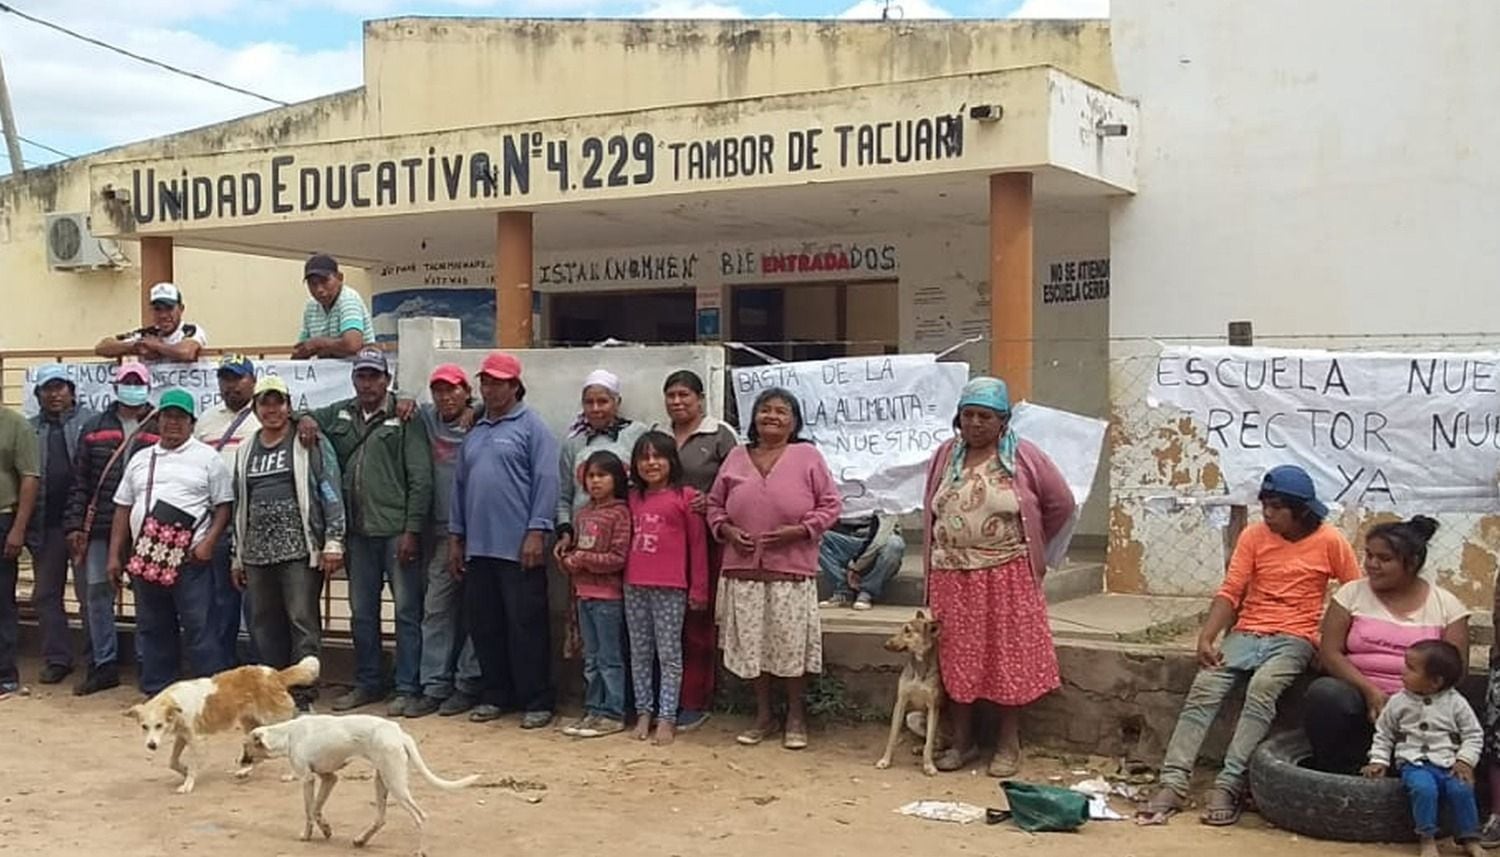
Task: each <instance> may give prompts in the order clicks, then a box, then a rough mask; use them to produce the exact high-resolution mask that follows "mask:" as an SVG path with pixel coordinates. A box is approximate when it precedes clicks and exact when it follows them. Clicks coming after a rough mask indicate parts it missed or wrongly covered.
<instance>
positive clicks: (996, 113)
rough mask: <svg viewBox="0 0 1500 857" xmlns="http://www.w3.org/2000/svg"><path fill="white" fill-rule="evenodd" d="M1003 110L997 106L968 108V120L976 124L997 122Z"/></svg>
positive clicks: (978, 105) (979, 105)
mask: <svg viewBox="0 0 1500 857" xmlns="http://www.w3.org/2000/svg"><path fill="white" fill-rule="evenodd" d="M1004 115H1005V108H1004V107H1001V106H1000V105H998V104H976V105H974V106H973V107H970V108H969V118H970V119H973V120H976V121H978V122H999V121H1000V117H1001V116H1004Z"/></svg>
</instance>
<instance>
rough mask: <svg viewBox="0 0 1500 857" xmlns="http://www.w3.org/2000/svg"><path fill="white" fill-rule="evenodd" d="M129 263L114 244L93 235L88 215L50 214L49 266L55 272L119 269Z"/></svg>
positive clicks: (48, 228)
mask: <svg viewBox="0 0 1500 857" xmlns="http://www.w3.org/2000/svg"><path fill="white" fill-rule="evenodd" d="M125 263H126V259H125V256H124V255H123V254H121V253H120V250H119V248H118V247H117V246H115V242H114V241H112V240H110V239H108V238H95V237H94V236H93V235H92V234H91V233H90V232H89V216H88V215H87V214H83V213H81V212H80V213H77V214H49V215H47V264H48V266H50V267H51V268H52V270H54V271H78V270H89V269H94V268H119V267H123V266H124V265H125Z"/></svg>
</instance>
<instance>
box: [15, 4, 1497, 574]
mask: <svg viewBox="0 0 1500 857" xmlns="http://www.w3.org/2000/svg"><path fill="white" fill-rule="evenodd" d="M1111 14H1112V19H1111V20H1109V21H974V20H964V21H901V20H891V21H878V22H848V21H785V20H755V21H733V22H719V21H598V20H589V21H584V20H578V21H561V20H547V21H540V20H491V19H444V18H401V19H391V20H381V21H372V22H369V23H367V24H366V26H365V34H364V85H363V86H361V87H360V88H357V89H354V90H350V91H348V92H342V93H338V94H334V95H330V96H326V97H323V98H319V99H315V100H312V101H308V102H304V103H300V104H296V105H293V106H290V107H286V108H279V109H275V110H271V111H267V112H265V113H260V114H256V115H252V116H246V117H243V118H241V119H237V120H233V121H230V122H225V123H221V124H218V125H214V126H211V127H206V128H201V129H197V130H194V131H188V132H184V133H181V134H176V135H172V136H170V137H165V138H160V139H154V140H147V141H142V142H140V143H135V144H131V145H128V146H123V147H120V148H117V149H113V150H109V151H105V152H100V153H96V154H93V155H89V156H87V157H83V158H79V159H75V160H72V161H67V162H64V163H61V164H58V165H55V166H52V167H48V168H42V169H36V170H31V171H28V172H27V173H25V174H23V175H22V176H19V177H16V178H13V179H10V180H7V181H4V182H0V206H3V217H0V267H3V269H4V270H5V271H6V272H7V277H6V284H5V287H4V288H5V289H6V290H7V292H8V293H7V295H6V305H7V308H8V311H7V312H6V313H5V314H4V315H3V317H0V348H5V349H65V348H77V347H87V346H89V345H91V344H92V343H93V342H95V341H96V340H97V339H98V338H99V337H100V336H102V335H104V334H107V333H111V332H116V331H118V330H124V329H126V328H128V327H130V326H131V325H132V324H133V322H134V320H135V318H136V317H137V316H138V315H139V314H140V312H141V305H142V303H143V299H142V289H143V288H144V287H149V285H150V284H151V283H154V282H156V281H159V280H165V279H170V280H173V281H175V282H177V283H178V284H179V285H180V286H181V287H182V288H183V290H184V293H185V295H186V299H187V316H188V319H189V320H190V321H193V322H195V323H198V324H200V325H202V326H203V327H204V328H205V329H206V330H207V331H208V333H209V336H210V337H211V341H212V342H214V343H215V344H221V345H242V346H264V347H270V346H274V345H277V344H279V343H289V342H290V341H291V340H292V339H293V338H294V337H295V334H296V330H297V323H298V320H299V318H300V308H301V305H302V302H303V300H304V299H305V291H304V290H303V288H302V285H301V282H300V273H301V269H300V261H301V260H302V259H303V258H305V256H306V255H307V254H309V253H311V252H314V251H322V252H328V253H332V254H333V255H335V256H337V257H338V258H339V259H340V260H341V262H343V263H344V264H345V265H347V266H349V267H351V268H353V269H356V272H355V275H354V276H353V277H352V278H351V282H353V283H354V284H355V285H356V287H358V288H359V289H361V290H362V291H364V292H366V294H367V295H368V296H369V298H370V301H371V303H372V306H373V309H374V313H375V318H376V326H377V330H378V332H379V333H381V334H382V335H389V336H393V335H394V333H395V326H396V321H397V320H398V319H400V318H404V317H411V316H429V315H431V316H448V317H456V318H459V319H461V320H462V322H463V330H464V339H465V345H467V346H470V347H478V346H485V345H489V344H491V343H498V344H500V345H502V346H508V347H520V346H530V345H589V344H593V343H596V342H599V341H601V340H605V339H609V338H614V339H618V340H624V341H631V342H650V343H684V342H724V343H733V344H735V345H734V346H731V350H730V352H729V359H730V362H731V363H741V362H754V361H758V360H760V359H761V358H759V357H756V356H754V355H753V354H752V352H750V351H747V350H745V348H751V349H755V350H757V351H760V352H764V353H765V354H769V355H772V356H774V357H776V358H779V359H788V360H790V359H812V358H819V357H829V356H838V355H857V354H871V353H882V352H943V351H948V350H949V349H953V350H952V356H953V358H954V359H962V360H965V361H967V362H968V363H970V364H971V365H972V366H973V367H974V369H975V370H976V371H990V372H993V373H995V374H998V375H1001V376H1003V377H1005V378H1006V380H1007V381H1008V382H1010V384H1011V385H1012V388H1013V390H1014V391H1015V393H1016V394H1017V396H1018V397H1021V398H1030V399H1034V400H1036V401H1040V402H1043V403H1045V404H1049V405H1053V406H1055V407H1060V408H1064V409H1067V410H1071V411H1075V412H1079V413H1085V414H1091V415H1095V416H1099V417H1104V418H1110V419H1112V420H1113V422H1114V425H1115V428H1114V430H1113V431H1112V434H1111V439H1110V443H1109V449H1108V451H1107V455H1108V462H1107V463H1106V464H1105V465H1101V469H1100V478H1099V480H1098V483H1097V485H1096V489H1095V492H1094V494H1095V499H1094V500H1093V501H1091V503H1090V506H1089V508H1088V509H1087V510H1086V512H1085V515H1084V518H1083V520H1082V521H1081V522H1080V527H1079V532H1080V533H1081V534H1082V535H1083V536H1084V537H1085V539H1088V538H1092V539H1094V540H1096V541H1097V542H1099V543H1100V544H1103V542H1104V541H1105V540H1106V539H1107V540H1108V543H1109V550H1110V557H1109V564H1110V565H1109V581H1110V585H1111V587H1113V588H1115V589H1116V590H1119V591H1136V592H1161V593H1169V594H1172V593H1175V594H1203V593H1204V592H1206V591H1209V590H1211V586H1212V579H1213V577H1214V575H1215V573H1216V572H1215V569H1214V551H1216V550H1219V547H1218V546H1217V544H1216V542H1215V541H1214V540H1215V539H1216V538H1217V532H1216V531H1215V530H1214V529H1213V528H1212V527H1210V526H1208V525H1206V524H1203V523H1202V522H1188V521H1186V519H1184V518H1181V517H1180V516H1179V517H1174V516H1171V515H1158V514H1154V513H1152V512H1151V507H1150V506H1149V504H1148V501H1149V500H1150V499H1151V498H1152V497H1153V496H1156V495H1157V494H1160V493H1162V492H1168V491H1170V492H1178V493H1189V494H1190V493H1193V492H1200V493H1211V492H1212V491H1213V490H1214V489H1215V488H1216V487H1218V486H1217V485H1216V484H1215V483H1214V476H1213V473H1212V471H1211V468H1209V467H1206V466H1205V464H1206V463H1207V462H1208V460H1209V456H1208V453H1207V452H1206V448H1205V447H1203V444H1202V443H1201V438H1196V439H1195V438H1194V437H1190V435H1192V434H1193V433H1192V432H1190V431H1186V430H1179V428H1178V427H1177V426H1176V424H1175V423H1173V422H1171V421H1170V420H1167V419H1165V418H1163V417H1160V416H1159V415H1158V414H1157V413H1156V412H1154V411H1152V410H1151V409H1150V408H1148V407H1147V403H1146V402H1145V398H1146V396H1145V389H1146V385H1147V383H1148V381H1149V377H1150V366H1151V359H1152V355H1153V354H1154V353H1155V351H1156V350H1157V349H1158V348H1159V343H1160V341H1162V340H1169V339H1183V338H1186V339H1194V338H1202V339H1217V340H1220V341H1222V339H1223V338H1224V335H1225V330H1226V325H1227V324H1228V323H1229V322H1231V321H1240V320H1245V321H1253V322H1254V324H1255V335H1256V337H1257V341H1267V340H1268V339H1274V338H1275V337H1293V338H1294V339H1290V340H1286V341H1295V342H1299V343H1303V344H1308V345H1323V346H1330V347H1339V345H1340V343H1343V342H1345V341H1346V339H1347V338H1348V337H1352V336H1360V337H1365V339H1362V340H1361V343H1362V346H1361V347H1364V346H1363V343H1368V342H1370V341H1371V340H1369V339H1368V337H1370V335H1382V336H1390V337H1392V338H1393V341H1396V340H1395V339H1394V338H1395V337H1396V336H1397V335H1400V336H1401V337H1409V336H1411V335H1412V334H1421V335H1424V336H1431V337H1438V336H1440V335H1445V334H1452V333H1457V332H1464V333H1473V332H1476V331H1482V330H1484V329H1486V328H1492V327H1493V326H1492V325H1489V324H1486V323H1485V321H1484V319H1483V318H1482V316H1480V315H1477V314H1476V313H1475V309H1476V308H1477V307H1480V306H1487V305H1488V304H1487V303H1485V299H1486V298H1487V297H1488V291H1489V284H1488V281H1487V280H1488V278H1487V277H1486V275H1485V274H1486V272H1487V271H1493V270H1495V269H1496V267H1497V265H1496V262H1497V261H1500V259H1497V258H1496V257H1497V256H1500V244H1497V242H1495V241H1494V240H1493V236H1492V234H1491V233H1492V231H1493V227H1494V224H1495V223H1497V222H1500V202H1497V200H1500V194H1496V193H1495V192H1494V191H1495V188H1494V181H1495V179H1494V177H1495V176H1497V175H1500V163H1497V161H1500V150H1497V149H1496V148H1495V147H1493V146H1489V145H1486V144H1485V141H1487V140H1489V139H1491V138H1492V137H1493V135H1494V133H1495V132H1496V131H1500V119H1496V118H1495V115H1494V114H1493V112H1492V111H1488V110H1486V109H1484V101H1483V97H1482V96H1483V92H1484V91H1485V90H1484V87H1485V86H1486V84H1487V82H1488V81H1490V80H1492V79H1493V74H1492V72H1493V69H1492V68H1490V67H1489V65H1488V62H1489V61H1488V59H1487V57H1488V56H1489V48H1488V46H1489V45H1490V44H1493V42H1494V37H1495V36H1497V35H1500V6H1497V5H1495V4H1493V3H1489V2H1486V0H1454V2H1450V3H1443V4H1438V5H1435V6H1433V7H1432V8H1424V9H1422V10H1421V11H1420V13H1417V12H1413V11H1412V10H1411V8H1410V6H1409V5H1401V4H1398V3H1395V2H1391V0H1379V2H1356V0H1334V1H1333V2H1325V3H1318V4H1306V3H1293V2H1291V0H1266V2H1262V3H1257V4H1243V3H1229V2H1204V3H1197V2H1195V3H1162V2H1151V0H1114V2H1113V3H1112V9H1111ZM970 340H974V341H972V342H970ZM965 343H967V344H965ZM740 345H743V346H744V347H745V348H741V347H739V346H740ZM1164 449H1165V450H1167V452H1166V453H1163V450H1164ZM1172 450H1176V452H1175V453H1174V452H1172ZM1173 455H1175V456H1176V458H1175V459H1174V458H1173ZM1479 524H1480V522H1479V521H1478V520H1475V521H1471V522H1468V523H1465V524H1463V526H1464V527H1465V530H1464V531H1465V532H1466V533H1470V532H1472V533H1473V534H1474V535H1473V538H1472V539H1470V538H1468V537H1467V536H1466V537H1465V540H1464V544H1465V545H1469V544H1470V543H1471V542H1472V544H1473V545H1478V548H1476V549H1477V550H1479V551H1480V555H1475V554H1473V553H1472V552H1466V551H1469V550H1470V549H1469V548H1462V549H1455V551H1453V552H1452V554H1453V557H1454V558H1453V559H1451V561H1448V560H1445V561H1446V562H1449V563H1450V565H1449V571H1450V572H1451V573H1453V574H1458V575H1464V576H1469V577H1472V578H1473V579H1474V580H1476V581H1477V580H1478V578H1479V576H1482V575H1483V573H1484V571H1485V568H1486V566H1485V564H1486V563H1488V566H1487V568H1488V571H1489V573H1490V575H1491V577H1492V576H1493V570H1494V568H1495V566H1496V555H1497V554H1496V551H1500V544H1497V545H1489V544H1488V543H1487V542H1484V541H1483V540H1482V539H1481V538H1480V537H1479V535H1477V534H1478V533H1479ZM1184 533H1188V535H1184ZM1184 557H1186V558H1188V559H1190V560H1191V562H1190V563H1189V562H1185V561H1184V559H1183V558H1184ZM1483 557H1488V559H1487V560H1486V559H1483ZM1190 565H1191V566H1192V567H1194V568H1197V567H1198V566H1202V568H1201V570H1200V571H1201V573H1200V572H1191V573H1190V576H1186V577H1185V576H1183V575H1189V572H1180V571H1177V569H1182V568H1187V567H1189V566H1190ZM1158 569H1161V570H1165V571H1160V572H1158V571H1157V570H1158ZM1191 575H1197V576H1191ZM1488 586H1489V584H1488V583H1487V582H1486V583H1485V584H1484V587H1486V588H1485V589H1484V590H1483V592H1481V591H1479V590H1478V589H1475V590H1474V591H1473V592H1472V593H1470V596H1466V597H1471V598H1472V600H1474V601H1479V600H1482V599H1483V598H1484V597H1485V596H1487V595H1488V592H1489V590H1488Z"/></svg>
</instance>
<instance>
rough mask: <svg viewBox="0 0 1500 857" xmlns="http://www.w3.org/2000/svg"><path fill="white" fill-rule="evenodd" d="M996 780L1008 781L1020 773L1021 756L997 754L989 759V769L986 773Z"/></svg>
mask: <svg viewBox="0 0 1500 857" xmlns="http://www.w3.org/2000/svg"><path fill="white" fill-rule="evenodd" d="M986 773H988V774H989V775H990V776H992V777H994V778H995V779H997V780H1008V779H1010V778H1011V777H1014V776H1015V775H1016V774H1019V773H1021V755H1020V754H1019V753H1016V754H1014V755H1012V754H1010V753H1000V752H997V753H995V755H993V756H991V757H990V765H989V769H988V770H987V771H986Z"/></svg>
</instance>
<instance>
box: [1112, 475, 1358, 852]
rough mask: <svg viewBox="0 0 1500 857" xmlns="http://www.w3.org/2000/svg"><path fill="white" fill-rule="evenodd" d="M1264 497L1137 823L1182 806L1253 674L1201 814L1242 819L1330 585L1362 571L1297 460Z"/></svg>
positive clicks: (1206, 818)
mask: <svg viewBox="0 0 1500 857" xmlns="http://www.w3.org/2000/svg"><path fill="white" fill-rule="evenodd" d="M1260 504H1261V513H1262V515H1263V516H1264V520H1262V521H1261V522H1259V523H1256V524H1252V525H1250V526H1249V527H1247V528H1245V531H1244V532H1243V533H1241V534H1240V538H1239V542H1238V543H1237V544H1236V545H1235V547H1234V555H1233V556H1232V557H1231V558H1230V560H1229V571H1228V573H1227V574H1226V575H1225V577H1224V585H1223V586H1222V587H1220V589H1219V592H1218V595H1216V596H1215V597H1214V599H1213V604H1212V606H1211V607H1209V611H1208V620H1207V621H1206V622H1204V624H1203V630H1202V631H1201V632H1200V633H1199V634H1198V664H1199V666H1200V667H1201V668H1200V669H1199V670H1198V675H1197V677H1196V678H1194V679H1193V686H1192V687H1191V688H1190V689H1189V690H1188V695H1187V700H1186V702H1184V703H1183V706H1182V714H1181V715H1179V716H1178V718H1177V728H1176V729H1174V730H1173V731H1172V740H1171V741H1170V742H1169V743H1168V744H1167V754H1166V759H1165V760H1164V761H1163V762H1162V769H1161V788H1160V789H1158V790H1157V792H1156V793H1155V794H1154V795H1152V797H1151V799H1150V800H1149V801H1148V802H1147V804H1146V805H1145V806H1144V807H1142V809H1141V811H1140V812H1139V813H1137V815H1136V821H1137V823H1140V824H1163V823H1165V822H1166V821H1167V820H1168V819H1170V818H1171V817H1172V816H1173V815H1176V814H1177V813H1178V812H1179V811H1181V809H1182V807H1183V804H1184V803H1185V802H1186V801H1187V796H1188V783H1189V780H1191V779H1192V775H1193V762H1194V761H1195V760H1196V759H1197V758H1198V750H1199V748H1200V747H1202V745H1203V739H1204V737H1205V736H1206V735H1207V734H1208V728H1209V726H1211V725H1212V724H1213V721H1214V718H1215V717H1216V716H1217V715H1218V713H1219V706H1221V705H1223V703H1224V698H1225V697H1227V696H1228V695H1229V693H1230V691H1231V690H1233V689H1234V688H1235V686H1236V685H1238V684H1239V683H1240V682H1241V681H1243V680H1246V679H1248V680H1249V685H1248V687H1247V688H1246V691H1245V707H1244V709H1243V711H1242V712H1241V713H1240V719H1239V723H1237V724H1236V725H1235V729H1234V737H1233V739H1232V740H1231V741H1230V743H1229V749H1228V750H1227V751H1226V752H1225V754H1224V767H1223V768H1222V769H1221V770H1220V771H1219V775H1218V777H1217V778H1216V779H1215V781H1214V787H1213V790H1212V791H1211V792H1210V794H1209V797H1208V801H1207V804H1206V806H1205V808H1204V811H1203V816H1202V819H1201V820H1202V821H1203V823H1204V824H1208V825H1212V826H1215V827H1226V826H1229V825H1232V824H1236V823H1238V822H1239V820H1240V814H1241V812H1243V810H1244V807H1243V805H1242V796H1243V793H1244V789H1245V779H1246V777H1245V772H1246V766H1247V765H1248V763H1249V761H1250V754H1251V752H1252V751H1254V750H1255V748H1256V746H1257V745H1258V744H1260V742H1261V740H1262V739H1263V738H1265V737H1266V733H1267V732H1268V731H1269V730H1270V728H1271V720H1272V719H1273V718H1274V717H1275V716H1276V701H1277V700H1278V699H1280V698H1281V694H1282V692H1283V691H1285V690H1286V689H1287V687H1288V686H1289V685H1291V683H1292V682H1293V681H1294V680H1295V679H1296V678H1297V676H1299V675H1301V674H1302V672H1303V671H1304V670H1306V669H1307V665H1308V663H1309V662H1311V661H1312V658H1313V654H1314V651H1315V649H1314V646H1315V642H1314V641H1315V640H1316V639H1317V633H1318V622H1319V620H1320V619H1321V618H1322V615H1323V600H1324V596H1325V595H1326V594H1327V591H1328V583H1329V581H1330V580H1337V581H1339V582H1341V583H1348V582H1349V581H1351V580H1355V579H1357V578H1358V577H1359V563H1358V561H1357V560H1356V559H1355V556H1354V548H1353V547H1350V545H1349V540H1348V539H1346V538H1344V534H1343V533H1341V532H1339V531H1338V530H1337V529H1336V528H1334V527H1333V526H1332V525H1331V524H1326V523H1324V521H1323V519H1324V518H1326V517H1327V516H1328V507H1327V506H1325V505H1323V503H1322V502H1321V501H1320V500H1318V497H1317V493H1316V491H1315V490H1314V488H1313V481H1312V477H1310V476H1308V475H1307V471H1305V470H1303V469H1302V468H1300V467H1297V466H1295V465H1290V464H1286V465H1282V466H1280V467H1275V468H1272V469H1271V470H1270V471H1269V472H1268V473H1266V476H1265V479H1263V480H1262V481H1261V486H1260ZM1226 631H1227V632H1228V633H1227V635H1226V636H1225V637H1224V640H1223V644H1222V646H1221V645H1220V644H1219V635H1220V634H1224V633H1225V632H1226Z"/></svg>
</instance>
